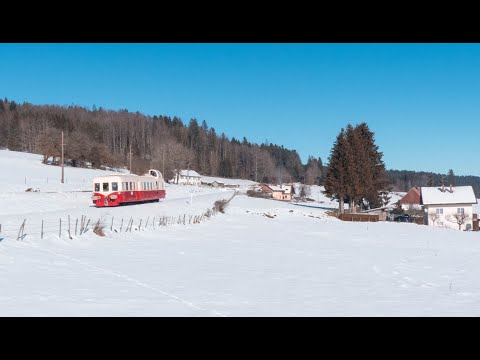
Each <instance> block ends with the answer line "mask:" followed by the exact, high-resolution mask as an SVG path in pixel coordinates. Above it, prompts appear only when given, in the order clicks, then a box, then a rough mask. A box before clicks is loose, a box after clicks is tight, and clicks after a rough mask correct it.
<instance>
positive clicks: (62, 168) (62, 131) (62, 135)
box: [62, 131, 64, 184]
mask: <svg viewBox="0 0 480 360" xmlns="http://www.w3.org/2000/svg"><path fill="white" fill-rule="evenodd" d="M63 145H64V144H63V131H62V184H63V180H64V170H63Z"/></svg>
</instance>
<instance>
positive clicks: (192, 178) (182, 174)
mask: <svg viewBox="0 0 480 360" xmlns="http://www.w3.org/2000/svg"><path fill="white" fill-rule="evenodd" d="M201 178H202V177H201V176H200V174H199V173H197V172H196V171H195V170H180V171H177V173H176V175H175V183H176V184H183V185H197V186H199V185H200V184H201Z"/></svg>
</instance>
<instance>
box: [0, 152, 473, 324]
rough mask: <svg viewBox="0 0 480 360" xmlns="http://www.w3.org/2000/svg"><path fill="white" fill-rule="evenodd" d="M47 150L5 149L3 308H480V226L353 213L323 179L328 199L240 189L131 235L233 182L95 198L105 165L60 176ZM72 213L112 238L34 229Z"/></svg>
mask: <svg viewBox="0 0 480 360" xmlns="http://www.w3.org/2000/svg"><path fill="white" fill-rule="evenodd" d="M40 161H41V157H40V156H38V155H32V154H22V153H16V152H9V151H0V224H2V232H1V233H0V239H1V240H0V271H1V274H2V276H1V277H0V315H1V316H477V315H480V301H479V300H480V276H479V275H480V233H478V232H459V231H455V230H448V229H441V228H431V227H427V226H420V225H415V224H406V223H350V222H341V221H339V220H337V219H334V218H331V217H328V216H326V214H325V210H326V209H329V208H331V207H336V203H335V202H332V201H330V200H329V199H326V198H325V197H323V195H321V194H320V193H319V192H318V189H317V190H315V191H317V193H315V194H312V196H311V197H312V198H314V199H315V200H317V198H318V200H320V201H323V202H321V203H308V204H305V205H298V204H291V203H283V202H278V201H273V200H265V199H258V198H249V197H247V196H245V195H242V194H240V195H237V196H236V197H234V198H233V200H232V201H231V202H230V205H229V206H228V208H227V210H226V212H225V214H221V213H220V214H218V215H216V216H214V217H212V218H211V219H210V220H207V221H204V222H202V223H201V224H192V225H188V224H187V225H185V226H184V225H173V226H167V227H158V226H157V227H156V228H155V229H153V227H152V226H151V225H149V226H148V227H147V228H143V229H142V231H135V230H133V231H132V233H125V232H122V233H119V232H116V231H115V230H117V231H118V230H119V226H120V223H119V222H117V221H119V219H121V218H125V219H127V218H130V217H133V218H134V219H135V224H137V220H138V219H140V218H143V219H145V218H147V216H154V215H155V216H157V217H158V216H162V215H165V216H178V215H182V214H187V215H189V214H199V213H201V212H203V211H204V210H205V209H207V208H211V206H212V205H213V202H214V201H215V200H217V199H227V198H230V197H231V196H232V194H233V191H232V190H226V189H211V188H204V187H202V188H195V187H190V186H180V185H178V186H177V185H169V186H168V187H167V197H166V199H164V200H161V201H160V202H159V203H153V204H142V205H134V206H125V207H119V208H110V209H96V208H94V207H92V204H91V200H90V196H91V193H89V192H68V191H72V190H88V189H89V188H90V180H91V178H92V177H93V176H96V175H97V174H99V173H102V174H103V173H104V172H102V171H99V170H96V171H95V170H87V169H71V168H66V169H65V174H66V178H67V179H68V180H67V184H63V185H62V184H60V183H59V181H58V179H59V174H60V169H59V168H58V167H53V166H46V165H42V164H40ZM25 177H27V185H25ZM47 177H48V178H49V180H48V184H47V182H46V178H47ZM29 179H30V180H29ZM34 179H37V180H36V181H37V184H36V185H33V184H32V185H29V181H31V182H32V183H33V182H34ZM53 179H56V180H57V182H56V183H55V181H54V180H53ZM83 179H85V185H84V181H83ZM26 187H34V188H37V187H38V188H40V192H36V193H26V192H25V188H26ZM315 188H318V187H315ZM315 188H312V193H313V191H314V189H315ZM58 190H60V193H48V191H58ZM191 191H195V192H193V193H192V192H191ZM192 195H193V202H192V203H191V200H192ZM315 195H316V197H315ZM392 200H393V199H392ZM67 215H70V216H71V217H72V219H73V218H77V217H80V216H81V215H86V216H88V217H91V218H92V219H97V218H99V217H102V216H103V217H104V218H105V219H106V223H107V225H108V226H107V230H106V236H105V237H99V236H97V235H95V234H93V233H92V232H91V231H89V232H87V233H86V234H83V235H82V236H76V237H75V236H73V239H69V238H68V235H67V234H66V232H65V230H64V231H63V232H62V236H61V238H59V237H58V226H56V227H55V226H53V227H52V231H49V232H48V233H46V235H45V236H44V238H43V240H41V239H40V236H39V235H37V234H35V233H36V232H38V229H39V224H40V223H41V220H42V219H43V220H45V221H46V222H47V221H48V222H49V223H52V224H56V223H57V222H58V220H59V218H62V221H65V219H66V216H67ZM111 217H114V219H115V222H114V226H113V231H110V222H109V221H110V219H111ZM25 218H26V219H27V223H26V231H25V233H26V234H27V235H26V236H25V237H24V239H23V240H20V241H16V240H15V238H16V235H17V233H18V225H19V224H20V223H21V221H23V219H25ZM29 226H30V227H29ZM12 235H13V236H12Z"/></svg>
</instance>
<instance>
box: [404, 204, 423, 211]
mask: <svg viewBox="0 0 480 360" xmlns="http://www.w3.org/2000/svg"><path fill="white" fill-rule="evenodd" d="M402 209H403V210H405V211H407V210H410V209H413V210H422V205H419V204H402Z"/></svg>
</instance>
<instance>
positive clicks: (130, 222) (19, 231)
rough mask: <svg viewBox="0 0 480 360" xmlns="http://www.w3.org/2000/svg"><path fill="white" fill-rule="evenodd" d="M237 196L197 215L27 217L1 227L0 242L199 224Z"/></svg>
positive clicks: (71, 237) (219, 202) (218, 201)
mask: <svg viewBox="0 0 480 360" xmlns="http://www.w3.org/2000/svg"><path fill="white" fill-rule="evenodd" d="M237 194H238V192H235V193H234V194H233V195H232V196H231V197H230V198H229V199H228V200H217V201H216V202H215V203H214V205H213V207H212V208H209V209H207V210H206V211H204V212H203V213H201V214H198V215H191V214H188V215H187V214H181V215H178V216H177V215H175V216H166V215H157V216H156V215H153V216H152V215H150V216H147V217H146V218H144V217H140V218H134V217H133V216H131V217H129V218H123V217H115V216H111V218H110V217H107V216H106V215H104V216H102V217H100V218H98V219H97V218H92V217H88V216H86V215H81V217H80V218H78V217H76V218H74V217H71V216H70V215H67V216H66V217H61V218H58V220H53V219H49V220H43V219H42V220H41V221H35V222H33V221H28V218H25V219H24V220H23V222H22V223H21V224H10V223H9V224H3V225H2V224H0V241H1V240H3V239H5V238H11V239H16V240H17V241H18V240H23V239H25V238H26V237H33V238H40V239H43V237H44V236H45V235H47V234H54V235H57V236H58V238H69V239H73V237H79V236H82V235H84V234H86V233H87V232H94V233H95V234H97V235H100V236H103V235H104V233H103V230H105V229H109V230H110V231H112V232H116V233H131V232H132V231H145V230H147V229H151V230H157V229H160V228H164V227H167V226H174V225H192V224H200V223H202V222H204V221H206V220H208V219H210V218H211V217H212V216H215V215H217V214H218V213H219V212H223V210H224V208H225V207H226V206H227V205H228V203H230V201H231V200H232V199H233V198H234V197H235V196H236V195H237Z"/></svg>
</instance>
